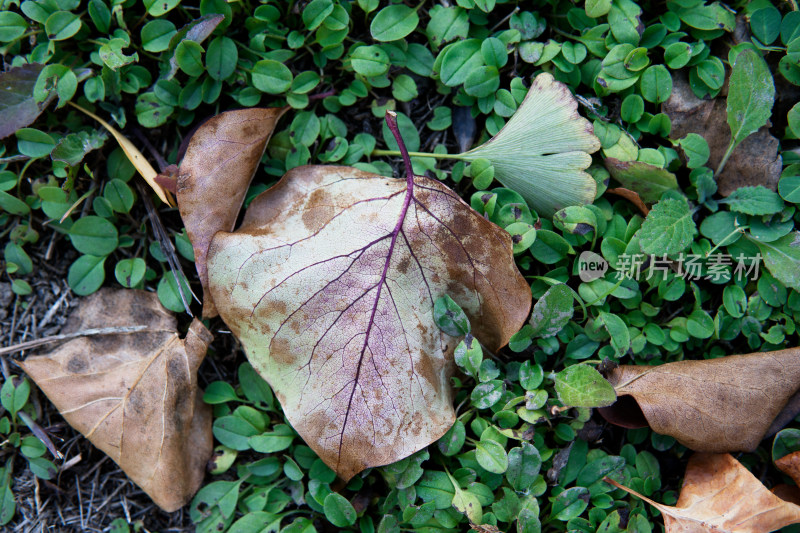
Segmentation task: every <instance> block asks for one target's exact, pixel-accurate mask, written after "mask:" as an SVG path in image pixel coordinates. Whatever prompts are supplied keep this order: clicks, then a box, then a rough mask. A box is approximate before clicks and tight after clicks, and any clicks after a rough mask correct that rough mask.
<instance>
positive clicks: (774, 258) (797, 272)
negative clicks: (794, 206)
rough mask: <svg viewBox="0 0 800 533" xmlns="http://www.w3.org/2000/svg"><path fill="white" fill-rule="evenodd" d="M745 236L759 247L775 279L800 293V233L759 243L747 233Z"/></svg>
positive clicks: (794, 232) (765, 263) (795, 232)
mask: <svg viewBox="0 0 800 533" xmlns="http://www.w3.org/2000/svg"><path fill="white" fill-rule="evenodd" d="M745 236H746V237H747V238H748V240H749V241H750V242H752V243H755V245H756V246H758V249H759V251H760V252H761V256H762V258H763V260H764V265H765V266H766V267H767V269H769V271H770V273H771V274H772V275H773V276H774V277H775V279H777V280H778V281H780V282H781V283H783V284H784V285H786V286H787V287H791V288H792V289H794V290H797V291H800V232H798V231H793V232H792V233H790V234H788V235H786V236H784V237H781V238H780V239H778V240H776V241H773V242H761V241H757V240H755V239H753V238H752V237H750V236H749V235H748V234H747V233H745Z"/></svg>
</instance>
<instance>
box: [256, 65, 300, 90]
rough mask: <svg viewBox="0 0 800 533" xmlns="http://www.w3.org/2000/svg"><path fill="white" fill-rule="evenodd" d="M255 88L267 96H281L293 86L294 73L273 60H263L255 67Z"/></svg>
mask: <svg viewBox="0 0 800 533" xmlns="http://www.w3.org/2000/svg"><path fill="white" fill-rule="evenodd" d="M253 86H254V87H255V88H256V89H258V90H259V91H261V92H263V93H267V94H281V93H283V92H286V91H288V90H289V87H291V86H292V71H291V70H289V67H287V66H286V65H284V64H283V63H280V62H278V61H275V60H273V59H262V60H261V61H259V62H258V63H256V64H255V65H254V66H253Z"/></svg>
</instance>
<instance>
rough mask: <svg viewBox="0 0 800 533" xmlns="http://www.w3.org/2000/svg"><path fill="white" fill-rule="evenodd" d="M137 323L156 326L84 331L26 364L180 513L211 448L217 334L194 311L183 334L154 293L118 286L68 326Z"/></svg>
mask: <svg viewBox="0 0 800 533" xmlns="http://www.w3.org/2000/svg"><path fill="white" fill-rule="evenodd" d="M133 325H145V326H147V330H145V331H141V332H137V333H128V334H112V335H102V336H94V337H81V338H77V339H74V340H71V341H69V342H67V343H65V344H63V345H61V346H60V347H58V348H57V349H55V350H53V351H52V352H51V353H49V354H47V355H40V356H36V357H30V358H28V359H27V360H26V361H25V362H24V363H21V365H22V367H23V368H24V370H25V371H26V372H27V373H28V375H29V376H30V377H31V378H32V379H33V380H34V381H35V382H36V384H37V385H38V386H39V388H40V389H42V391H43V392H44V393H45V394H46V395H47V397H48V398H49V399H50V400H51V401H52V402H53V404H55V406H56V407H57V408H58V410H59V412H60V413H61V414H62V415H63V416H64V418H65V419H66V420H67V422H69V424H70V425H71V426H72V427H74V428H75V429H77V430H78V431H80V432H81V433H83V434H84V435H85V436H86V437H87V438H88V439H89V440H90V441H91V442H92V444H94V445H95V446H96V447H98V448H99V449H100V450H102V451H103V452H105V453H106V454H107V455H108V456H109V457H111V458H112V459H113V460H114V461H115V462H116V463H117V464H118V465H119V466H120V467H121V468H122V469H123V470H124V471H125V473H126V474H127V475H128V477H130V478H131V479H132V480H133V481H134V482H135V483H136V484H137V485H139V486H140V487H141V488H142V489H143V490H144V491H145V492H146V493H147V494H148V495H149V496H150V497H151V498H152V499H153V501H154V502H155V503H156V504H157V505H158V506H159V507H161V508H162V509H164V510H165V511H170V512H171V511H175V510H177V509H179V508H180V507H182V506H183V505H185V504H186V503H187V502H188V501H189V500H190V499H191V497H192V495H193V494H194V493H195V492H196V491H197V489H198V488H199V487H200V484H201V483H202V481H203V475H204V474H205V466H206V463H207V461H208V459H209V458H210V456H211V451H212V446H213V438H212V433H211V421H212V417H211V410H210V408H209V407H208V406H207V405H206V404H205V403H203V401H202V398H201V392H200V390H199V389H198V387H197V375H196V374H197V368H198V367H199V366H200V362H201V361H202V360H203V357H205V354H206V348H207V347H208V344H209V343H210V342H211V339H212V337H211V333H209V331H208V330H207V329H206V328H205V327H204V326H203V324H202V323H201V322H200V321H198V320H194V321H193V322H192V324H191V326H190V327H189V332H188V333H187V334H186V338H185V339H181V338H180V337H179V336H178V333H177V332H176V330H175V325H176V324H175V317H174V316H173V315H172V314H171V313H169V312H168V311H167V310H166V309H164V308H163V307H162V306H161V304H160V303H159V302H158V297H157V296H156V295H155V294H154V293H150V292H145V291H133V290H119V291H114V290H111V289H104V290H101V291H99V292H97V293H95V294H93V295H92V296H90V297H89V298H87V299H85V300H83V301H82V302H81V305H80V306H79V307H78V308H77V310H76V311H74V312H73V313H72V314H71V315H70V317H69V320H68V323H67V325H66V326H65V329H64V333H71V332H75V331H82V330H84V329H90V328H106V327H115V326H133Z"/></svg>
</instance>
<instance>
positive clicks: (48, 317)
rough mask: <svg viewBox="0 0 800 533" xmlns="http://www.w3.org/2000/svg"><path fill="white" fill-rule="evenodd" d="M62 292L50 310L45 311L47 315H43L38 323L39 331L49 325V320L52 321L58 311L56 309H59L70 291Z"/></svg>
mask: <svg viewBox="0 0 800 533" xmlns="http://www.w3.org/2000/svg"><path fill="white" fill-rule="evenodd" d="M62 291H63V292H62V293H61V296H59V297H58V299H57V300H56V301H55V303H54V304H53V305H51V306H50V309H48V310H47V313H45V315H44V317H43V318H42V320H41V321H40V322H39V329H43V328H44V327H45V326H46V325H48V324H49V323H50V321H51V320H53V317H54V316H55V314H56V311H58V308H59V307H61V304H62V303H64V300H66V299H67V296H69V292H70V291H68V290H64V289H62Z"/></svg>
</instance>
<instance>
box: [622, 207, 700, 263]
mask: <svg viewBox="0 0 800 533" xmlns="http://www.w3.org/2000/svg"><path fill="white" fill-rule="evenodd" d="M637 234H638V236H639V242H640V244H641V248H642V251H643V252H644V253H646V254H655V255H663V254H667V255H670V254H677V253H679V252H682V251H683V250H685V249H686V248H687V247H688V246H689V244H691V242H692V240H693V239H694V236H695V235H697V226H696V225H695V223H694V220H693V219H692V211H691V210H690V209H689V204H688V203H686V201H684V200H678V199H674V198H667V199H664V200H662V201H660V202H658V203H657V204H656V205H654V206H653V209H652V210H650V213H648V215H647V218H645V220H644V223H643V224H642V227H641V228H640V229H639V231H638V232H637Z"/></svg>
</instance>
